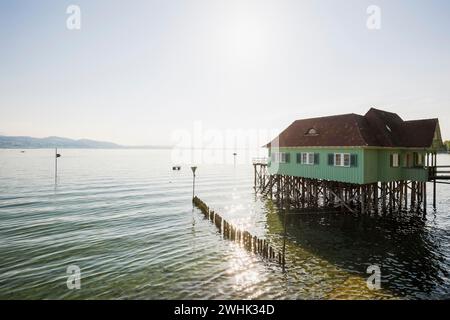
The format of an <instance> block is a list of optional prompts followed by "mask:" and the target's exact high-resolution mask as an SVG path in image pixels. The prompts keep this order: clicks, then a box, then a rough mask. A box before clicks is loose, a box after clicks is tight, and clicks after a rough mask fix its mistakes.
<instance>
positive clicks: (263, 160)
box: [252, 158, 269, 164]
mask: <svg viewBox="0 0 450 320" xmlns="http://www.w3.org/2000/svg"><path fill="white" fill-rule="evenodd" d="M252 161H253V164H267V163H268V162H269V158H253V159H252Z"/></svg>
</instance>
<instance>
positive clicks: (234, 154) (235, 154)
mask: <svg viewBox="0 0 450 320" xmlns="http://www.w3.org/2000/svg"><path fill="white" fill-rule="evenodd" d="M236 156H237V153H236V152H234V153H233V157H234V166H235V167H236Z"/></svg>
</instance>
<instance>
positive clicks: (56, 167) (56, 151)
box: [55, 148, 61, 184]
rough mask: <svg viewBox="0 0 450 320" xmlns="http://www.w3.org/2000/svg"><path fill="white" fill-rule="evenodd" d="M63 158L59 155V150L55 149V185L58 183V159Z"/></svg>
mask: <svg viewBox="0 0 450 320" xmlns="http://www.w3.org/2000/svg"><path fill="white" fill-rule="evenodd" d="M59 157H61V155H60V154H59V153H58V148H55V184H56V182H57V178H58V158H59Z"/></svg>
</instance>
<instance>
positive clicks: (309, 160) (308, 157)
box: [300, 152, 315, 165]
mask: <svg viewBox="0 0 450 320" xmlns="http://www.w3.org/2000/svg"><path fill="white" fill-rule="evenodd" d="M300 159H301V164H307V165H314V164H315V163H314V152H302V153H301V156H300Z"/></svg>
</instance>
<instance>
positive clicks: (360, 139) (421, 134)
mask: <svg viewBox="0 0 450 320" xmlns="http://www.w3.org/2000/svg"><path fill="white" fill-rule="evenodd" d="M437 125H438V119H426V120H414V121H403V120H402V118H400V117H399V116H398V115H397V114H396V113H392V112H387V111H382V110H378V109H374V108H371V109H370V110H369V111H368V112H367V113H366V114H365V115H364V116H361V115H358V114H354V113H350V114H343V115H336V116H329V117H320V118H311V119H304V120H297V121H294V122H293V123H292V124H291V125H290V126H289V127H287V128H286V129H285V130H284V131H283V132H281V134H280V135H279V136H278V137H277V138H275V139H274V140H272V141H271V142H270V143H269V144H267V147H270V146H271V145H274V146H275V145H276V140H277V139H279V141H278V146H279V147H319V146H326V147H348V146H379V147H417V148H429V147H431V145H432V143H433V137H434V133H435V131H436V126H437ZM310 129H315V130H316V132H317V134H308V133H309V130H310Z"/></svg>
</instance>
